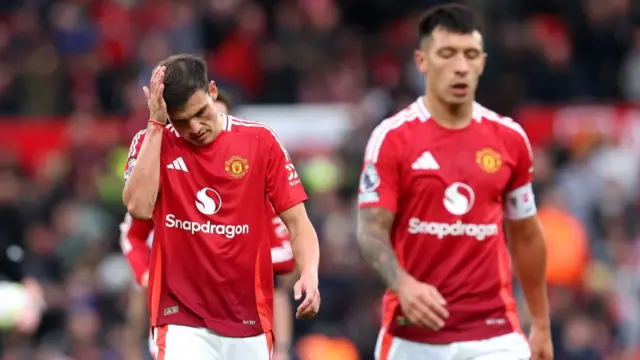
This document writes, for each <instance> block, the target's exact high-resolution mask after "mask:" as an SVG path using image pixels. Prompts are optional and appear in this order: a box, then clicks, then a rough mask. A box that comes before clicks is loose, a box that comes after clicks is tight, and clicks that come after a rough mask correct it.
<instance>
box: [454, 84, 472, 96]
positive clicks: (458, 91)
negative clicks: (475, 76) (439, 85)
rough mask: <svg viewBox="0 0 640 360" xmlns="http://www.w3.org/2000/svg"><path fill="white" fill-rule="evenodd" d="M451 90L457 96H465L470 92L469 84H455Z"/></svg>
mask: <svg viewBox="0 0 640 360" xmlns="http://www.w3.org/2000/svg"><path fill="white" fill-rule="evenodd" d="M451 90H452V91H453V94H454V95H456V96H465V95H467V93H468V92H469V84H466V83H455V84H453V85H452V86H451Z"/></svg>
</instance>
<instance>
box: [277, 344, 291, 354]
mask: <svg viewBox="0 0 640 360" xmlns="http://www.w3.org/2000/svg"><path fill="white" fill-rule="evenodd" d="M273 351H274V352H276V353H281V354H286V353H289V351H291V344H289V343H275V344H273Z"/></svg>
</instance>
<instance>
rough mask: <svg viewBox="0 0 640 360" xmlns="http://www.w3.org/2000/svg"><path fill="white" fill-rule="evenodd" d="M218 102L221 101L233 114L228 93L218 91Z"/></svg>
mask: <svg viewBox="0 0 640 360" xmlns="http://www.w3.org/2000/svg"><path fill="white" fill-rule="evenodd" d="M216 101H220V102H221V103H223V104H224V106H226V107H227V109H228V110H229V112H231V97H229V95H228V94H227V93H225V92H224V91H222V90H220V89H218V98H217V99H216Z"/></svg>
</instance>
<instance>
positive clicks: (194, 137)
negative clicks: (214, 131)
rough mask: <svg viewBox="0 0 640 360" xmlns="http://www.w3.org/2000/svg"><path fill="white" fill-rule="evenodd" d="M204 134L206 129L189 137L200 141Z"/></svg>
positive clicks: (205, 134)
mask: <svg viewBox="0 0 640 360" xmlns="http://www.w3.org/2000/svg"><path fill="white" fill-rule="evenodd" d="M205 136H207V132H206V131H204V132H202V133H200V134H196V135H193V136H192V137H191V138H192V139H194V140H197V141H201V140H204V138H205Z"/></svg>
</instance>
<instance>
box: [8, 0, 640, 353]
mask: <svg viewBox="0 0 640 360" xmlns="http://www.w3.org/2000/svg"><path fill="white" fill-rule="evenodd" d="M436 3H441V2H438V1H435V0H431V1H429V0H403V1H391V0H351V1H346V0H345V1H341V0H261V1H251V0H192V1H187V0H184V1H179V0H2V1H0V241H2V242H11V243H14V244H16V245H17V246H20V247H22V248H24V249H26V255H25V257H24V259H23V263H24V266H25V269H26V271H27V272H28V273H29V274H30V275H32V276H34V277H36V278H37V279H38V280H39V281H40V282H41V283H42V284H43V286H44V289H45V295H46V301H47V303H48V310H47V312H46V314H45V316H44V319H43V322H42V324H41V327H40V329H39V330H38V331H37V333H36V334H35V335H34V336H31V337H25V336H21V335H19V334H5V336H4V337H3V341H4V343H5V345H6V348H7V350H8V352H7V354H6V355H5V356H4V357H3V358H2V360H13V359H16V360H19V359H38V360H57V359H65V357H63V355H65V356H68V357H69V358H70V359H75V360H84V359H104V360H111V359H113V360H116V359H121V358H122V352H123V349H122V347H123V344H124V343H125V342H124V341H123V339H124V338H126V337H127V336H128V334H129V333H128V329H127V327H126V326H125V323H124V320H125V309H126V302H127V297H128V296H129V291H130V290H129V288H130V284H131V275H130V272H129V269H128V266H127V263H126V261H125V259H124V258H123V257H122V255H121V254H120V249H119V247H118V236H119V228H118V224H119V222H120V221H121V219H122V218H123V215H124V211H125V210H124V208H123V206H122V205H121V202H120V191H121V188H122V186H123V181H122V168H123V164H124V157H125V156H126V151H127V150H126V149H127V147H128V144H129V142H130V139H131V136H132V135H133V134H134V133H135V132H136V131H137V130H138V129H139V128H141V127H143V126H145V122H146V119H147V109H146V103H145V102H144V100H143V97H142V90H141V87H142V86H143V85H145V84H147V82H148V80H149V76H150V72H151V70H152V68H153V66H154V65H155V64H156V63H157V62H158V61H159V60H161V59H163V58H164V57H166V56H168V55H170V54H173V53H180V52H189V53H199V54H202V55H203V56H204V57H205V58H206V59H207V61H208V64H209V66H210V76H211V78H212V79H214V80H215V81H216V82H217V84H218V85H219V87H221V88H222V89H224V90H226V91H227V92H229V93H230V94H231V95H232V97H233V99H234V100H235V101H236V103H237V106H238V109H237V111H238V112H242V108H243V106H244V105H247V104H251V105H252V106H253V108H254V109H258V110H257V112H254V113H255V114H257V116H256V115H254V116H252V118H251V119H252V120H262V119H261V118H260V115H259V114H260V109H261V107H256V106H262V107H264V106H266V105H267V104H280V105H283V106H284V107H283V108H285V107H287V106H294V105H289V104H295V108H296V109H297V111H300V113H299V114H301V115H300V116H297V117H296V116H293V117H291V118H287V119H286V122H288V125H289V126H290V127H292V128H294V129H298V128H304V129H306V130H309V129H311V131H313V129H315V128H316V127H321V126H322V119H319V120H318V119H316V120H313V121H310V120H308V118H311V117H312V116H311V115H313V114H312V113H313V112H314V111H316V110H317V109H316V108H315V107H314V106H312V105H313V104H336V105H335V106H341V107H343V108H346V109H348V111H347V112H346V113H347V114H348V116H345V117H344V119H341V120H340V121H342V122H344V123H345V124H346V125H347V126H346V127H345V128H346V129H348V131H344V133H343V134H339V137H340V141H339V142H337V143H331V144H326V146H317V147H314V148H313V149H308V148H304V147H303V146H299V145H297V146H293V148H292V149H291V151H292V153H293V154H294V155H295V158H296V161H295V162H296V166H297V168H298V171H299V173H300V175H301V176H302V178H303V180H304V183H305V184H306V187H307V190H308V192H309V193H310V201H309V202H308V203H307V206H308V209H309V211H310V213H311V215H312V219H313V221H314V223H315V225H316V228H317V229H318V231H319V235H320V237H321V246H322V262H321V264H322V268H321V280H320V283H321V292H322V294H323V305H322V311H321V313H320V315H319V316H318V317H317V318H316V319H315V320H313V321H309V322H298V323H296V329H295V335H296V339H297V340H298V342H297V345H296V347H295V348H294V349H295V350H296V352H297V353H298V355H299V356H300V359H301V360H315V359H321V360H331V359H340V360H352V359H354V360H355V359H362V360H367V359H372V358H373V357H372V352H373V347H374V342H375V338H376V335H377V331H378V324H379V306H380V303H379V299H380V295H381V292H382V290H383V289H382V287H381V285H380V284H379V283H378V282H377V280H376V279H375V278H374V277H373V276H372V274H371V273H370V272H369V271H368V269H367V267H366V266H365V265H364V264H363V262H362V261H361V258H360V255H359V251H358V246H357V243H356V239H355V220H354V213H355V197H354V195H355V193H356V190H357V182H358V177H359V169H360V162H361V159H362V153H363V149H364V144H365V142H366V140H367V138H368V136H369V133H370V131H371V130H372V128H373V127H374V126H375V125H376V124H377V123H378V122H379V121H381V120H382V119H383V118H384V117H385V116H388V115H390V114H392V113H394V112H395V111H396V110H398V109H400V108H402V107H404V106H406V105H407V104H408V103H410V102H411V101H413V100H414V99H415V98H416V97H417V96H418V95H420V94H422V93H423V86H424V79H423V78H422V77H421V76H420V74H419V73H417V71H416V70H415V67H414V65H413V61H412V50H413V48H414V46H415V45H416V20H417V18H418V15H419V13H420V12H421V11H422V10H424V9H426V8H427V7H428V6H430V5H433V4H436ZM469 3H470V4H471V5H473V6H475V7H477V9H478V10H479V11H481V12H482V13H483V15H484V18H485V46H486V49H487V52H488V54H489V57H488V66H487V69H486V72H485V74H484V76H483V78H482V80H481V87H480V90H479V94H478V98H479V101H480V102H481V103H482V104H483V105H485V106H487V107H489V108H491V109H493V110H495V111H497V112H500V113H503V114H505V115H509V116H512V117H514V119H516V120H518V121H521V123H522V125H523V126H524V127H525V129H526V130H527V132H528V133H529V135H530V137H531V140H532V142H533V144H534V146H535V149H536V151H535V152H536V158H535V169H536V180H535V191H536V194H537V201H538V206H539V210H540V217H541V220H542V222H543V225H544V227H545V231H546V232H547V237H548V242H549V245H548V246H549V256H550V258H549V271H548V276H549V282H550V286H551V291H550V297H551V304H552V312H553V336H554V340H555V348H556V353H557V355H556V358H557V359H560V360H574V359H575V360H582V359H584V360H591V359H594V360H595V359H607V360H627V359H628V360H631V359H639V358H640V352H639V350H640V238H639V224H638V223H639V220H640V215H639V214H640V213H639V206H640V201H639V199H640V197H639V191H638V189H639V182H638V180H639V176H638V175H639V174H640V171H639V165H640V107H636V106H634V103H635V102H637V101H639V100H640V2H637V1H631V0H607V1H602V0H527V1H516V0H470V1H469ZM332 106H333V105H332ZM307 112H308V113H309V114H310V116H309V117H307V116H306V115H305V114H306V113H307ZM265 121H266V122H268V121H267V120H266V119H265ZM290 137H291V138H295V134H294V135H292V136H290ZM285 142H287V139H285ZM319 143H320V145H322V141H319ZM0 271H1V270H0ZM519 296H520V295H519ZM0 301H1V300H0ZM520 304H523V302H522V301H520ZM522 314H523V315H522V316H523V319H524V323H525V325H526V323H527V321H526V313H525V312H524V309H523V312H522ZM141 346H144V344H143V343H142V342H141Z"/></svg>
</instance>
